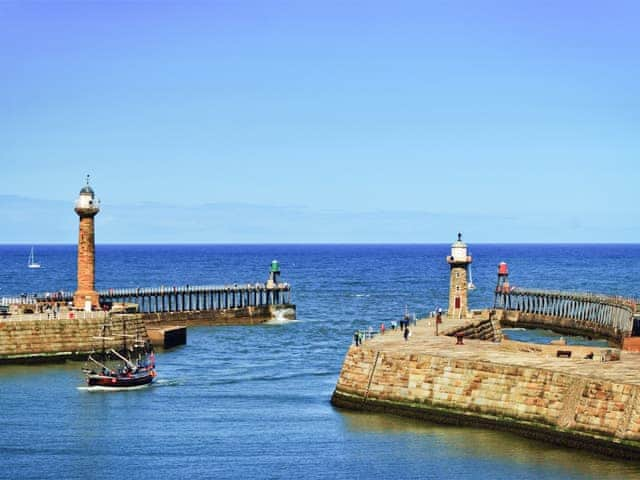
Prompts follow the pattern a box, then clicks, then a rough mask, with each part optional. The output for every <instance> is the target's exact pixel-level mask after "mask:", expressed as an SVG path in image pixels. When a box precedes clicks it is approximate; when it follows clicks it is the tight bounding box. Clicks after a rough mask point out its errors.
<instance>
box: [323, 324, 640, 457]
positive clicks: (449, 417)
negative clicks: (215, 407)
mask: <svg viewBox="0 0 640 480" xmlns="http://www.w3.org/2000/svg"><path fill="white" fill-rule="evenodd" d="M425 322H426V321H422V322H421V323H423V324H424V323H425ZM445 323H446V322H445ZM412 331H413V332H414V334H413V335H412V337H411V339H410V341H408V342H405V341H404V340H403V339H402V337H401V335H400V334H399V333H397V334H395V335H394V334H393V333H391V334H385V335H384V336H379V337H377V338H375V339H373V340H371V341H367V342H365V343H364V345H363V346H361V347H355V346H352V347H351V348H350V349H349V351H348V352H347V355H346V358H345V361H344V365H343V367H342V371H341V373H340V377H339V379H338V382H337V385H336V389H335V392H334V396H333V400H332V401H333V402H334V403H335V404H336V405H339V406H346V407H349V408H359V409H367V410H376V411H379V410H381V411H392V412H394V413H400V414H403V415H411V416H416V417H424V418H429V419H430V420H435V421H445V422H455V423H478V424H491V425H492V426H493V427H495V426H498V427H502V428H505V429H509V430H513V431H516V432H520V433H523V434H526V435H529V436H535V437H537V438H544V439H546V440H550V441H556V442H559V443H563V444H566V445H575V446H587V447H589V448H596V449H598V450H601V451H603V452H604V453H608V454H611V455H621V456H627V457H629V456H633V455H636V456H637V455H640V369H638V366H640V355H639V354H633V353H627V352H623V354H622V357H621V360H620V361H616V362H600V361H599V360H587V359H584V357H583V356H582V354H583V353H585V351H587V350H588V347H580V349H578V350H574V351H575V352H576V353H575V354H574V357H573V358H556V357H555V356H554V353H555V351H556V350H557V347H556V346H535V347H536V348H532V349H530V351H527V348H526V347H527V345H526V344H520V347H519V346H517V345H514V344H515V343H516V342H504V344H499V343H493V342H484V341H480V340H466V339H465V344H464V345H462V346H457V345H455V339H452V338H448V337H442V336H438V337H436V336H435V335H434V334H433V331H432V329H429V328H424V325H423V326H422V327H421V326H418V327H414V328H413V329H412ZM563 348H564V347H563ZM571 348H575V347H571ZM584 349H587V350H584ZM597 358H599V357H597Z"/></svg>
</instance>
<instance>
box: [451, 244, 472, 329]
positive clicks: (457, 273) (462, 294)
mask: <svg viewBox="0 0 640 480" xmlns="http://www.w3.org/2000/svg"><path fill="white" fill-rule="evenodd" d="M447 263H448V264H449V265H450V267H451V275H450V278H449V312H448V317H449V318H462V317H466V316H467V314H468V312H469V307H468V302H467V291H468V287H469V285H468V283H467V282H468V280H467V278H468V273H469V265H471V257H470V256H469V255H468V252H467V244H466V243H464V242H463V241H462V234H461V233H458V240H457V241H456V242H454V243H453V245H451V255H449V256H448V257H447Z"/></svg>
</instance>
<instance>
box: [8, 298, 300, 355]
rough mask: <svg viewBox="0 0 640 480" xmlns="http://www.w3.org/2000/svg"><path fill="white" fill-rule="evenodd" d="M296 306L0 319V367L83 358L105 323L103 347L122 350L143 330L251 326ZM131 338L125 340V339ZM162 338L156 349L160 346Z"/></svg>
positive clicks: (97, 344) (288, 315) (290, 315)
mask: <svg viewBox="0 0 640 480" xmlns="http://www.w3.org/2000/svg"><path fill="white" fill-rule="evenodd" d="M295 315H296V309H295V305H286V304H285V305H263V306H254V307H243V308H233V309H228V310H207V311H191V312H162V313H144V314H117V315H112V316H111V319H110V320H108V319H107V318H106V315H105V314H104V313H103V312H90V313H85V312H82V311H80V312H74V313H73V315H70V314H69V312H67V311H65V312H64V313H63V314H61V315H59V316H58V317H57V318H47V317H46V316H43V314H33V315H9V316H6V317H0V363H25V362H50V361H62V360H65V359H84V358H86V356H87V355H88V354H89V353H90V352H92V351H94V350H96V349H101V348H102V339H98V338H96V337H100V336H101V335H102V331H103V325H104V324H105V323H108V324H109V325H110V336H112V337H113V340H106V341H105V347H106V348H110V347H116V348H119V347H121V346H122V338H123V337H122V334H123V333H126V334H127V335H131V336H133V337H130V338H139V339H141V340H147V339H149V334H148V330H147V329H157V328H159V327H164V326H174V325H183V326H196V325H205V326H222V325H254V324H258V323H264V322H267V321H269V320H271V319H274V318H275V319H277V318H280V317H282V318H283V319H295ZM128 338H129V337H128ZM164 343H165V342H164V339H163V338H162V340H160V341H159V343H158V345H159V346H162V345H163V344H164Z"/></svg>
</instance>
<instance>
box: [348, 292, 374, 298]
mask: <svg viewBox="0 0 640 480" xmlns="http://www.w3.org/2000/svg"><path fill="white" fill-rule="evenodd" d="M351 296H352V297H356V298H363V297H370V296H371V295H370V294H368V293H355V294H353V295H351Z"/></svg>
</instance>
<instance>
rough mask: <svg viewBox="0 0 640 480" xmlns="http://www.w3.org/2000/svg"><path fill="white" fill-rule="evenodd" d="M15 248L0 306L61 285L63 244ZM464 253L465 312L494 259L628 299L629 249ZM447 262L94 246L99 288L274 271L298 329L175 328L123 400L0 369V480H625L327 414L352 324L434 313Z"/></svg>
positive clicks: (420, 251) (486, 287)
mask: <svg viewBox="0 0 640 480" xmlns="http://www.w3.org/2000/svg"><path fill="white" fill-rule="evenodd" d="M31 247H32V245H0V297H2V296H13V295H20V294H23V293H27V294H28V293H33V292H47V291H57V290H74V289H75V276H76V247H75V246H74V245H34V247H35V248H34V250H35V256H36V260H37V261H38V262H39V263H40V264H41V265H42V267H41V268H40V269H28V268H27V259H28V256H29V252H30V249H31ZM470 250H471V255H472V256H473V263H472V273H473V281H474V283H475V285H476V287H477V288H476V290H474V291H472V292H471V293H470V306H471V307H472V308H483V307H488V306H490V305H492V304H493V290H494V287H495V284H496V279H497V265H498V263H499V262H501V261H505V262H507V263H508V265H509V269H510V281H511V284H512V285H515V286H520V287H529V288H539V289H548V290H564V291H580V292H586V291H588V292H596V293H606V294H610V295H622V296H627V297H634V298H637V297H640V288H639V280H640V245H635V244H633V245H627V244H614V245H565V244H563V245H540V244H535V245H524V244H522V245H515V244H509V245H497V244H492V245H488V244H482V245H473V244H472V245H470ZM449 251H450V245H445V244H442V245H435V244H428V245H297V244H296V245H101V244H98V245H97V246H96V284H97V285H96V286H97V288H98V289H105V288H116V287H154V286H162V285H164V286H176V285H186V284H190V285H199V284H202V285H210V284H229V283H248V282H252V283H253V282H256V281H265V280H266V279H267V276H268V270H269V266H270V263H271V261H272V260H273V259H277V260H278V261H279V262H280V266H281V270H282V276H281V278H282V280H283V281H286V282H289V283H290V284H291V285H292V295H293V301H294V303H295V304H296V305H297V320H295V321H287V320H284V319H274V321H272V322H269V323H268V324H263V325H256V326H227V327H194V328H189V331H188V340H187V344H186V345H184V346H180V347H178V348H174V349H170V350H164V351H162V350H161V351H159V352H157V355H156V358H157V371H158V378H157V382H156V383H155V384H153V385H152V386H150V387H148V388H144V389H140V390H135V391H125V392H89V391H87V390H86V389H85V388H84V384H83V377H82V374H81V368H82V365H83V364H82V362H66V363H61V364H49V365H22V366H19V365H14V366H8V365H5V366H0V479H118V480H122V479H131V478H136V479H138V478H145V479H146V478H167V479H169V478H170V479H173V478H176V479H183V478H184V479H200V478H205V479H208V478H211V479H214V478H216V479H217V478H223V479H244V480H248V479H316V478H317V479H325V478H327V479H332V480H337V479H413V478H415V479H418V478H420V479H448V478H452V479H461V478H465V479H466V478H473V479H485V478H486V479H536V480H537V479H598V480H600V479H633V478H640V459H638V461H624V460H618V459H611V458H607V457H602V456H599V455H597V454H594V453H590V452H585V451H581V450H576V449H570V448H563V447H560V446H557V445H551V444H548V443H543V442H538V441H534V440H530V439H526V438H521V437H518V436H516V435H512V434H510V433H505V432H499V431H492V430H485V429H478V428H468V427H455V426H444V425H438V424H434V423H428V422H424V421H416V420H412V419H406V418H401V417H395V416H390V415H379V414H369V413H355V412H351V411H346V410H340V409H337V408H334V407H333V406H332V405H331V403H330V398H331V394H332V392H333V390H334V388H335V385H336V381H337V379H338V375H339V373H340V368H341V365H342V362H343V360H344V356H345V353H346V351H347V349H348V348H349V345H350V342H351V340H352V336H353V332H354V330H355V329H368V327H369V326H371V327H372V328H373V329H377V328H378V327H379V325H380V324H381V323H386V324H387V325H388V323H389V322H390V321H391V320H399V319H400V318H401V317H402V315H403V313H404V312H405V309H406V310H407V311H408V312H410V313H415V314H416V315H417V316H418V317H423V316H426V315H428V314H429V312H431V311H434V310H435V309H437V308H438V307H442V308H443V309H446V308H447V295H448V281H449V267H448V265H447V263H446V260H445V258H446V256H447V255H448V254H449ZM520 335H522V334H520ZM532 335H534V336H536V338H538V339H540V338H541V337H542V338H543V340H544V341H547V340H548V339H550V338H551V337H552V334H549V333H544V334H540V333H539V332H538V333H533V334H532ZM525 339H526V338H525ZM639 367H640V365H639Z"/></svg>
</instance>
